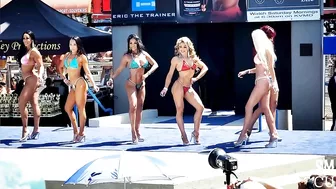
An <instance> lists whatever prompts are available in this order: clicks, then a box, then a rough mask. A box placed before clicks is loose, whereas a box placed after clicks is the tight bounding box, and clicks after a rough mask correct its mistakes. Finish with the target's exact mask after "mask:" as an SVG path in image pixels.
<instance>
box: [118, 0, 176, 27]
mask: <svg viewBox="0 0 336 189" xmlns="http://www.w3.org/2000/svg"><path fill="white" fill-rule="evenodd" d="M111 2H112V24H114V25H120V24H139V23H156V22H176V0H128V1H126V0H122V1H120V0H112V1H111Z"/></svg>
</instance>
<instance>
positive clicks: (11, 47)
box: [0, 40, 69, 56]
mask: <svg viewBox="0 0 336 189" xmlns="http://www.w3.org/2000/svg"><path fill="white" fill-rule="evenodd" d="M20 47H21V45H20V41H4V40H0V56H2V55H7V56H15V55H17V53H18V52H19V49H20ZM36 47H37V49H39V51H40V53H41V54H43V55H44V54H59V53H60V52H67V51H69V42H68V41H57V40H54V41H47V40H44V41H37V43H36Z"/></svg>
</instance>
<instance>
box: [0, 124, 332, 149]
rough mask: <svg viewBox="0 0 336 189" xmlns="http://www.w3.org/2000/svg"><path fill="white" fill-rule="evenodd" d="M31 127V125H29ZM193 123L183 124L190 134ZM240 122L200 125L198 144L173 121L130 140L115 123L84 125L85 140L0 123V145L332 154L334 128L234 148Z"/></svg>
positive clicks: (255, 138)
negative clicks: (27, 135) (34, 135)
mask: <svg viewBox="0 0 336 189" xmlns="http://www.w3.org/2000/svg"><path fill="white" fill-rule="evenodd" d="M30 129H32V128H30ZM192 130H193V125H192V124H186V132H187V134H188V135H189V136H188V137H190V133H191V132H192ZM240 130H241V126H240V127H239V126H232V125H231V126H230V124H228V125H224V126H223V125H202V126H201V137H200V141H201V143H202V144H201V145H189V146H183V145H181V144H182V142H181V137H180V133H179V130H178V128H177V125H176V124H175V123H154V124H143V125H142V128H141V133H142V137H143V138H145V142H142V143H139V144H138V145H133V144H131V133H130V126H129V125H128V124H124V125H122V124H121V125H116V126H113V127H110V128H106V127H105V128H89V127H88V128H86V130H85V133H86V141H85V142H83V143H77V144H72V143H70V142H69V141H70V140H71V139H72V128H57V127H56V128H55V127H41V136H40V138H39V139H38V140H29V141H27V142H24V143H20V142H19V141H18V139H19V138H20V136H21V127H4V126H1V127H0V148H49V149H72V150H78V149H85V150H114V151H120V150H125V151H164V152H196V153H207V152H209V151H210V150H212V149H214V148H222V149H224V150H225V151H226V152H227V153H232V152H234V153H253V154H310V155H335V154H336V148H335V146H334V141H335V138H336V132H330V131H285V130H279V134H280V136H281V137H282V138H283V141H282V142H279V143H278V146H277V147H276V148H265V147H264V146H265V145H266V144H267V141H268V139H269V136H268V130H263V131H262V132H257V131H255V132H254V133H253V134H252V136H251V138H250V142H249V143H248V144H247V145H246V146H243V147H241V148H234V147H233V141H235V140H236V139H237V138H238V135H239V131H240Z"/></svg>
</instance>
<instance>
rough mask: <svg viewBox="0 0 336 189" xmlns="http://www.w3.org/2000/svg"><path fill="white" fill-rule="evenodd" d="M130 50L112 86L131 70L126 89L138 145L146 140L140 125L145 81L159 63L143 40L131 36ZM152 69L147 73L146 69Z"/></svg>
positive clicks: (134, 142) (132, 130) (124, 57)
mask: <svg viewBox="0 0 336 189" xmlns="http://www.w3.org/2000/svg"><path fill="white" fill-rule="evenodd" d="M127 44H128V49H127V52H126V53H125V54H124V56H123V57H122V59H121V63H120V66H119V67H118V69H117V70H116V71H115V72H114V74H113V75H112V78H111V79H110V84H109V85H112V82H113V79H115V78H116V77H117V76H118V75H119V74H120V73H121V72H122V71H123V70H124V69H125V68H126V67H128V68H129V69H130V76H129V78H128V80H127V81H126V84H125V88H126V92H127V97H128V102H129V117H130V122H131V132H132V142H133V144H137V143H138V142H143V141H144V139H143V138H141V135H140V131H139V128H140V123H141V119H142V110H143V105H144V101H145V95H146V88H145V79H146V78H147V77H148V76H149V75H151V74H152V73H153V72H154V71H155V70H156V69H157V68H158V67H159V66H158V64H157V62H156V61H155V60H154V59H153V58H152V57H151V56H150V55H149V54H148V53H147V52H146V51H145V50H144V49H145V47H144V45H143V43H142V41H141V39H140V38H139V37H138V36H137V35H135V34H131V35H129V36H128V38H127ZM149 64H150V65H152V67H151V68H150V70H149V71H148V72H147V73H145V69H146V68H148V67H149V66H150V65H149Z"/></svg>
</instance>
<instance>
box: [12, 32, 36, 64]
mask: <svg viewBox="0 0 336 189" xmlns="http://www.w3.org/2000/svg"><path fill="white" fill-rule="evenodd" d="M25 34H27V35H29V37H30V39H31V45H30V47H31V48H34V47H35V44H36V43H35V34H34V33H33V32H32V31H30V30H28V31H25V32H23V34H22V37H21V41H20V49H19V52H18V54H17V55H16V60H17V61H18V62H19V66H20V67H21V65H22V63H21V58H22V57H23V56H24V55H26V54H27V52H28V50H27V48H26V46H25V45H24V43H23V36H24V35H25Z"/></svg>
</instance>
